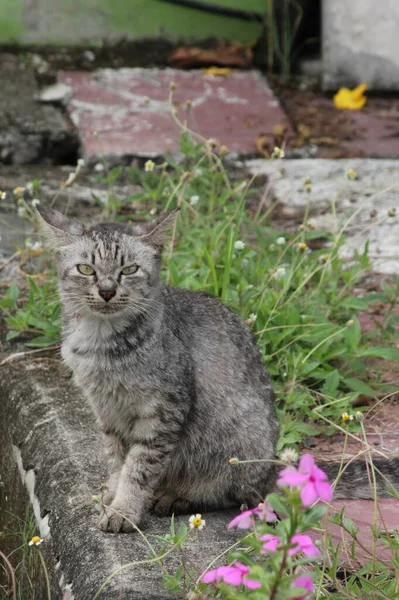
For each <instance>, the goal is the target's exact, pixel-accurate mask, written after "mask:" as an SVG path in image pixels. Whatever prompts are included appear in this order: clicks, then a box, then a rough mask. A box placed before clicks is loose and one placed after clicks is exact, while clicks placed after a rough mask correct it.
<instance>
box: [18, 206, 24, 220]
mask: <svg viewBox="0 0 399 600" xmlns="http://www.w3.org/2000/svg"><path fill="white" fill-rule="evenodd" d="M17 214H18V216H19V217H25V215H26V210H25V207H24V206H19V207H18V210H17Z"/></svg>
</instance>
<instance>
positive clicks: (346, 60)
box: [322, 0, 399, 90]
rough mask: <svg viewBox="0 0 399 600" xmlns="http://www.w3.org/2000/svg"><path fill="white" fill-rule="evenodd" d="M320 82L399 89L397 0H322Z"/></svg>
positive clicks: (326, 85)
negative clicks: (321, 73) (321, 72)
mask: <svg viewBox="0 0 399 600" xmlns="http://www.w3.org/2000/svg"><path fill="white" fill-rule="evenodd" d="M322 17H323V18H322V23H323V32H322V44H323V85H324V88H325V89H326V90H330V89H335V88H337V87H339V86H349V87H351V86H355V85H357V84H359V83H361V82H367V84H368V86H369V88H370V89H375V90H398V89H399V39H398V35H397V33H398V22H399V4H398V2H397V0H380V1H379V2H373V1H372V0H364V1H363V2H349V3H348V2H347V1H346V0H334V1H332V0H323V2H322Z"/></svg>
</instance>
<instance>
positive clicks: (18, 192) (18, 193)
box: [13, 186, 25, 196]
mask: <svg viewBox="0 0 399 600" xmlns="http://www.w3.org/2000/svg"><path fill="white" fill-rule="evenodd" d="M24 191H25V188H23V187H20V186H18V187H16V188H15V190H13V194H15V195H16V196H22V194H23V193H24Z"/></svg>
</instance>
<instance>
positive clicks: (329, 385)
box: [321, 369, 341, 397]
mask: <svg viewBox="0 0 399 600" xmlns="http://www.w3.org/2000/svg"><path fill="white" fill-rule="evenodd" d="M340 380H341V375H340V373H339V371H338V370H337V369H334V371H331V373H329V374H328V375H326V378H325V382H324V385H323V387H322V388H321V392H322V394H325V395H326V396H330V397H332V396H335V394H336V393H337V390H338V386H339V382H340Z"/></svg>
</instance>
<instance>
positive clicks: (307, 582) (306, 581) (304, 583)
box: [291, 575, 313, 600]
mask: <svg viewBox="0 0 399 600" xmlns="http://www.w3.org/2000/svg"><path fill="white" fill-rule="evenodd" d="M291 587H292V588H296V587H298V588H302V589H304V590H306V593H305V594H301V595H300V596H295V597H294V598H291V600H305V598H307V597H308V595H309V594H311V593H312V592H313V581H312V578H311V577H309V575H301V576H300V577H297V578H296V579H294V581H293V582H292V583H291Z"/></svg>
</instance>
